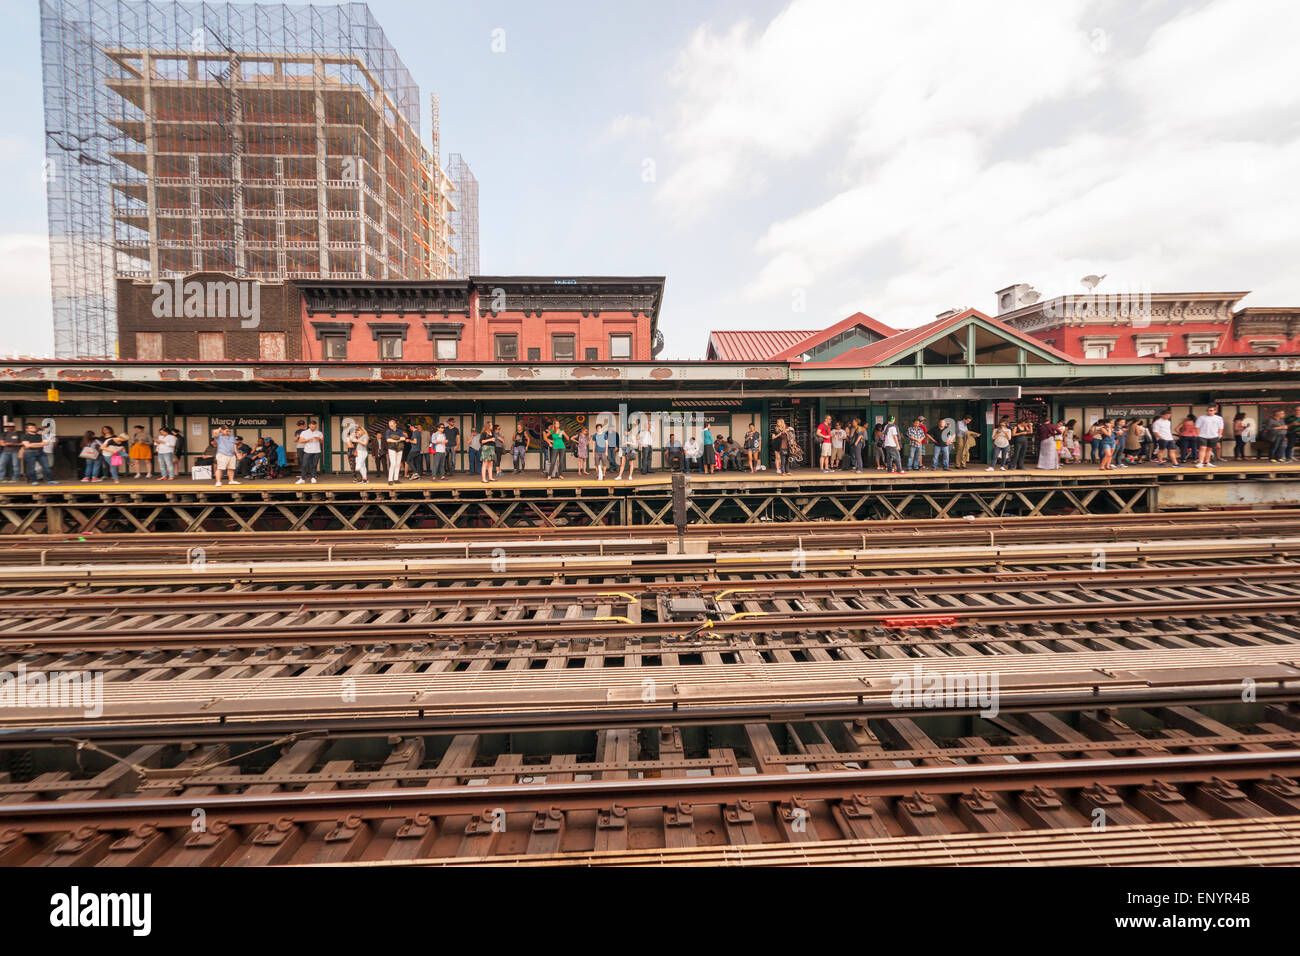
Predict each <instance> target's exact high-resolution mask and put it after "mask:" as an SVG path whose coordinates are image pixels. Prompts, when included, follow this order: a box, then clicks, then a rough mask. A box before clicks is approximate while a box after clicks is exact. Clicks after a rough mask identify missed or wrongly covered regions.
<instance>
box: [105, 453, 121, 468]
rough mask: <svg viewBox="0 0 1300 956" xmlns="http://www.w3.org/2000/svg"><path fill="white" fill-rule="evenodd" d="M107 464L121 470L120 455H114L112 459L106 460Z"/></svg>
mask: <svg viewBox="0 0 1300 956" xmlns="http://www.w3.org/2000/svg"><path fill="white" fill-rule="evenodd" d="M108 463H109V464H110V465H112V466H113V467H114V468H121V467H122V456H121V455H114V456H113V457H112V458H110V459H109V460H108Z"/></svg>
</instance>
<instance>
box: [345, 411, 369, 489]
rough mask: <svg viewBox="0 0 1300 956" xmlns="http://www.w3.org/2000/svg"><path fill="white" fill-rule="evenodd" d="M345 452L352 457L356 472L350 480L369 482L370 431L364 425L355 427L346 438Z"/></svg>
mask: <svg viewBox="0 0 1300 956" xmlns="http://www.w3.org/2000/svg"><path fill="white" fill-rule="evenodd" d="M346 442H347V445H346V448H347V454H348V457H349V458H350V459H352V467H353V468H354V469H355V471H356V474H355V475H354V476H353V478H352V480H353V481H354V482H357V483H359V484H363V485H368V484H370V433H369V432H367V431H366V428H365V426H364V425H360V426H358V427H357V429H356V431H354V432H353V433H352V434H351V435H350V436H348V437H347V439H346Z"/></svg>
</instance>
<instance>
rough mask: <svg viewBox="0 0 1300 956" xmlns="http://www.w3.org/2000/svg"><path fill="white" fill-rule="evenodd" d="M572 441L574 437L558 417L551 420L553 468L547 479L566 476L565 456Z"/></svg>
mask: <svg viewBox="0 0 1300 956" xmlns="http://www.w3.org/2000/svg"><path fill="white" fill-rule="evenodd" d="M571 441H573V438H572V437H571V436H570V435H569V433H568V432H566V431H565V430H564V428H563V426H561V425H560V420H559V419H558V418H557V419H556V420H555V421H553V422H551V470H550V473H549V474H547V476H546V480H547V481H550V480H551V479H552V478H563V477H564V457H565V454H566V453H567V451H568V447H569V442H571Z"/></svg>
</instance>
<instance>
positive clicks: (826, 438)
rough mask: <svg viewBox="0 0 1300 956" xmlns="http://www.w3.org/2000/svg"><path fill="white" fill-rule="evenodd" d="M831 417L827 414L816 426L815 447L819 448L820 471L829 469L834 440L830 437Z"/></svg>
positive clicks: (832, 429) (831, 429)
mask: <svg viewBox="0 0 1300 956" xmlns="http://www.w3.org/2000/svg"><path fill="white" fill-rule="evenodd" d="M832 431H834V428H832V427H831V417H830V416H829V415H827V416H826V418H825V419H824V420H823V421H822V423H821V424H820V425H818V426H817V447H818V448H819V449H820V450H821V458H820V462H819V463H820V467H821V470H822V471H824V472H825V471H830V470H831V452H832V451H833V449H834V441H833V439H832V438H831V432H832Z"/></svg>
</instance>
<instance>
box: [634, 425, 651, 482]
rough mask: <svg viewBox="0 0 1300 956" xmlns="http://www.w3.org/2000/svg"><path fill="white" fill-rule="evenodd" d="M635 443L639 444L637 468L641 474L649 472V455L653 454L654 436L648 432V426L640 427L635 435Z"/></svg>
mask: <svg viewBox="0 0 1300 956" xmlns="http://www.w3.org/2000/svg"><path fill="white" fill-rule="evenodd" d="M637 444H638V445H640V446H641V461H640V462H639V463H638V465H639V467H638V468H637V470H638V471H639V472H641V474H643V475H648V474H650V464H651V461H650V459H651V456H652V455H654V448H655V438H654V435H652V434H650V428H649V427H648V426H644V425H643V426H642V427H641V434H640V435H638V436H637Z"/></svg>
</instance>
